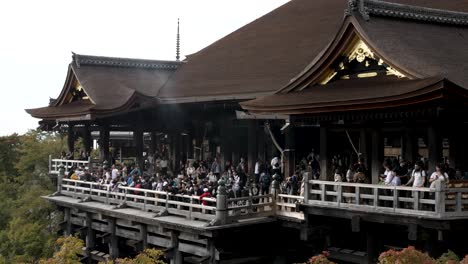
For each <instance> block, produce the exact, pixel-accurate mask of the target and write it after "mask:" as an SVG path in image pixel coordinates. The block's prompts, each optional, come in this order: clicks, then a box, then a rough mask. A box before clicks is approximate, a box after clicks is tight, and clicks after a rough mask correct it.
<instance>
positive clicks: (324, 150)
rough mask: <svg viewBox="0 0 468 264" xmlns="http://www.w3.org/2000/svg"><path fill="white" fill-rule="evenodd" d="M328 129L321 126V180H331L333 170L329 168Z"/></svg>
mask: <svg viewBox="0 0 468 264" xmlns="http://www.w3.org/2000/svg"><path fill="white" fill-rule="evenodd" d="M328 152H329V151H328V129H327V127H325V126H320V180H323V181H326V180H331V178H330V177H331V176H330V175H329V174H331V172H330V171H329V169H328V166H329V160H328Z"/></svg>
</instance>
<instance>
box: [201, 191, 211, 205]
mask: <svg viewBox="0 0 468 264" xmlns="http://www.w3.org/2000/svg"><path fill="white" fill-rule="evenodd" d="M205 197H208V198H210V197H211V193H210V192H209V191H208V188H205V189H203V193H202V195H200V201H202V204H203V205H208V203H207V202H206V201H203V198H205Z"/></svg>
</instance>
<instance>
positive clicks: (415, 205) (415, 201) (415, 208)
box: [412, 191, 419, 211]
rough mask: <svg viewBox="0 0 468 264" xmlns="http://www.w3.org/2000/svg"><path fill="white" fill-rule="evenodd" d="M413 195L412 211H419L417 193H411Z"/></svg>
mask: <svg viewBox="0 0 468 264" xmlns="http://www.w3.org/2000/svg"><path fill="white" fill-rule="evenodd" d="M412 193H413V210H415V211H419V191H412Z"/></svg>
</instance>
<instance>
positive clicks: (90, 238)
mask: <svg viewBox="0 0 468 264" xmlns="http://www.w3.org/2000/svg"><path fill="white" fill-rule="evenodd" d="M86 229H87V233H86V251H88V253H89V252H90V251H91V250H92V249H94V247H95V241H96V236H95V232H94V230H93V218H92V213H86Z"/></svg>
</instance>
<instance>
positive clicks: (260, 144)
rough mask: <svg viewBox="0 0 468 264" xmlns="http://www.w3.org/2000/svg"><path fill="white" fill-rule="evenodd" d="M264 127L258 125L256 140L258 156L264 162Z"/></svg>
mask: <svg viewBox="0 0 468 264" xmlns="http://www.w3.org/2000/svg"><path fill="white" fill-rule="evenodd" d="M265 137H266V134H265V129H264V127H263V126H259V128H258V130H257V142H258V158H259V159H260V160H261V161H263V162H264V163H265V162H266V161H267V160H266V155H265V153H266V149H265V140H266V139H265Z"/></svg>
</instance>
